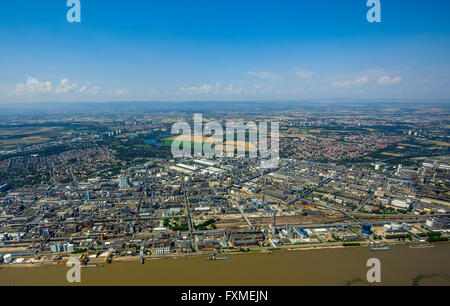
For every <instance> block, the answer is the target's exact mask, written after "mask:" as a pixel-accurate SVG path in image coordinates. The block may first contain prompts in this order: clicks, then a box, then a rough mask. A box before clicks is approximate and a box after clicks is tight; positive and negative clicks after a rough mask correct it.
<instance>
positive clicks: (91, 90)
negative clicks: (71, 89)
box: [80, 84, 101, 95]
mask: <svg viewBox="0 0 450 306" xmlns="http://www.w3.org/2000/svg"><path fill="white" fill-rule="evenodd" d="M100 89H101V87H100V86H91V87H90V84H87V85H83V86H81V88H80V93H82V94H88V95H97V94H98V93H99V92H100Z"/></svg>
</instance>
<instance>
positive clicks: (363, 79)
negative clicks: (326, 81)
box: [333, 77, 369, 87]
mask: <svg viewBox="0 0 450 306" xmlns="http://www.w3.org/2000/svg"><path fill="white" fill-rule="evenodd" d="M368 81H369V78H368V77H361V78H358V79H356V80H348V81H343V82H338V81H335V82H333V86H335V87H350V86H354V85H360V84H364V83H367V82H368Z"/></svg>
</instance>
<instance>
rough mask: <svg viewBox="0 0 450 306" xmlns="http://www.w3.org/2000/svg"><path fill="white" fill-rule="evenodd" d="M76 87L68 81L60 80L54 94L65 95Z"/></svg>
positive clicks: (76, 85)
mask: <svg viewBox="0 0 450 306" xmlns="http://www.w3.org/2000/svg"><path fill="white" fill-rule="evenodd" d="M77 87H78V84H75V83H72V82H70V81H69V80H68V79H62V80H61V82H60V83H59V85H58V87H57V88H56V89H55V93H67V92H69V91H72V90H74V89H75V88H77Z"/></svg>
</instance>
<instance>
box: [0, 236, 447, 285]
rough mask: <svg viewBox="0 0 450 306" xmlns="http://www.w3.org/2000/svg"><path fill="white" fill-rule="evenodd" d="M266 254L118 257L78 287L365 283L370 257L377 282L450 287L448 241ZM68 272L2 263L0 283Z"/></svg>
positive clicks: (85, 273)
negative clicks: (375, 264)
mask: <svg viewBox="0 0 450 306" xmlns="http://www.w3.org/2000/svg"><path fill="white" fill-rule="evenodd" d="M270 254H271V255H269V256H268V255H266V253H264V252H260V253H244V254H239V253H235V254H232V255H230V254H227V255H224V256H227V257H229V258H230V259H229V260H221V261H207V260H205V256H201V257H200V256H184V257H181V256H180V257H175V256H173V257H169V258H165V259H164V260H163V259H162V258H148V260H147V261H146V263H145V264H144V265H143V264H141V263H140V262H138V261H137V260H136V258H132V257H128V258H117V259H115V260H114V261H113V263H112V264H111V265H105V266H104V267H101V268H100V267H99V268H86V269H82V281H81V283H80V284H79V285H88V286H97V285H112V286H116V285H147V286H160V285H178V286H205V285H206V286H208V285H214V286H222V285H227V286H230V285H234V286H247V285H253V286H270V285H284V286H301V285H370V284H369V283H367V281H366V273H367V271H368V269H369V268H368V267H367V266H366V264H367V260H368V259H370V258H378V259H379V260H380V262H381V274H382V283H381V285H394V286H403V285H450V261H449V260H448V258H450V244H449V243H445V244H436V245H435V247H432V248H410V247H409V246H407V245H395V246H391V250H390V251H385V252H371V251H370V250H369V248H367V247H341V248H330V249H311V250H308V251H306V250H295V251H292V250H286V251H274V252H271V253H270ZM243 255H245V256H243ZM221 256H222V255H221ZM90 264H91V263H90ZM92 264H94V263H93V262H92ZM67 271H68V268H67V267H66V266H64V265H40V266H36V267H35V268H32V269H15V268H9V267H8V268H5V267H4V268H2V269H1V270H0V285H11V286H24V285H25V286H27V285H32V286H33V285H73V284H70V283H67V281H66V273H67Z"/></svg>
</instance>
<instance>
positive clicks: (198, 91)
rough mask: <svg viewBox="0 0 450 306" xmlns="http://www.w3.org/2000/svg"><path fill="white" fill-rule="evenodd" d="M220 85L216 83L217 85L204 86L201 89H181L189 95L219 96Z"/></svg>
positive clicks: (192, 87) (193, 87)
mask: <svg viewBox="0 0 450 306" xmlns="http://www.w3.org/2000/svg"><path fill="white" fill-rule="evenodd" d="M220 87H221V85H220V83H219V82H218V83H216V85H209V84H203V85H202V86H200V87H195V86H191V87H181V88H180V90H181V91H182V92H184V93H187V94H190V95H192V94H197V95H202V94H209V93H214V94H218V93H219V90H220Z"/></svg>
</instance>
